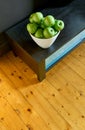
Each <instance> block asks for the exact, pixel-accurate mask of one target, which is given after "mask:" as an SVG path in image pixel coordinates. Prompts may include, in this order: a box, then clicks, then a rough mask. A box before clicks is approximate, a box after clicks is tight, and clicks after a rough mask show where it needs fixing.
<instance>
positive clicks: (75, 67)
mask: <svg viewBox="0 0 85 130" xmlns="http://www.w3.org/2000/svg"><path fill="white" fill-rule="evenodd" d="M0 130H85V43H82V44H81V45H79V46H78V47H77V48H76V49H74V50H73V51H72V52H71V53H69V54H68V55H67V56H66V57H64V58H63V59H62V60H61V61H60V62H59V63H57V64H56V65H55V66H53V68H52V69H51V70H49V71H48V72H47V73H46V79H44V80H43V81H42V82H39V81H38V79H37V75H36V74H35V73H34V72H33V70H31V69H30V67H29V66H27V65H26V64H25V63H24V62H23V61H22V60H21V59H20V58H19V57H15V56H14V54H13V52H12V51H9V52H8V53H7V54H5V55H3V56H2V57H0Z"/></svg>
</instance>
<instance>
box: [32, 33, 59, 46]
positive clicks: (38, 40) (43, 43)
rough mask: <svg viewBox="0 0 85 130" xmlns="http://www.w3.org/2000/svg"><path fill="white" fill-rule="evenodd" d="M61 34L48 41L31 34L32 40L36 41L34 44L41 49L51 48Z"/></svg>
mask: <svg viewBox="0 0 85 130" xmlns="http://www.w3.org/2000/svg"><path fill="white" fill-rule="evenodd" d="M59 33H60V32H58V33H57V34H56V35H55V36H53V37H51V38H47V39H41V38H36V37H34V36H33V35H32V34H30V36H31V38H32V39H33V40H34V42H35V43H36V44H37V45H38V46H39V47H41V48H49V47H50V46H51V45H52V44H53V43H54V41H55V40H56V38H57V37H58V35H59Z"/></svg>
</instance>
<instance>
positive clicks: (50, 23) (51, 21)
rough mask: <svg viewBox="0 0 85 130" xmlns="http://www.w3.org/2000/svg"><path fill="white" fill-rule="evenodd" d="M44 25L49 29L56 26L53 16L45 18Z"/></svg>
mask: <svg viewBox="0 0 85 130" xmlns="http://www.w3.org/2000/svg"><path fill="white" fill-rule="evenodd" d="M44 24H45V26H48V27H51V26H53V25H54V24H55V19H54V17H53V16H52V15H47V16H46V17H45V18H44Z"/></svg>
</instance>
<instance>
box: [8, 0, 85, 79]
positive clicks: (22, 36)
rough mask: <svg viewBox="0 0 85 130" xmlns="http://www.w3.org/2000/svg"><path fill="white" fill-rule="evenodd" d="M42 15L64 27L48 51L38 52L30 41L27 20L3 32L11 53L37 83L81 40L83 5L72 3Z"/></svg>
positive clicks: (84, 21) (84, 20) (84, 27)
mask: <svg viewBox="0 0 85 130" xmlns="http://www.w3.org/2000/svg"><path fill="white" fill-rule="evenodd" d="M42 12H43V13H44V15H47V14H52V15H54V17H55V18H57V19H62V20H63V21H64V23H65V29H64V30H63V31H61V33H60V35H59V36H58V38H57V39H56V41H55V42H54V44H53V45H52V46H51V47H50V48H48V49H42V48H40V47H39V46H38V45H36V43H35V42H34V41H33V40H32V39H31V37H30V36H29V34H28V32H27V30H26V25H27V23H28V22H29V21H28V18H26V19H24V20H23V21H21V22H20V23H18V24H16V25H15V26H13V27H11V28H10V29H8V30H7V31H6V35H7V37H8V38H9V40H10V44H11V46H12V49H13V51H14V53H15V54H16V55H18V56H20V58H22V59H23V60H24V61H25V62H26V63H27V64H28V65H29V66H30V67H31V68H32V69H33V70H34V71H35V73H36V74H37V76H38V79H39V80H40V81H42V80H43V79H44V78H45V76H46V72H47V71H48V70H49V69H50V68H51V67H52V66H53V65H54V64H55V63H56V62H58V61H59V60H60V59H61V58H62V57H64V56H65V55H66V54H68V53H69V52H70V51H71V50H72V49H73V48H75V47H76V46H77V45H79V44H80V43H81V42H82V40H84V39H85V1H84V0H82V1H80V0H76V1H74V2H72V3H71V4H70V5H68V6H66V7H62V8H53V9H44V10H42Z"/></svg>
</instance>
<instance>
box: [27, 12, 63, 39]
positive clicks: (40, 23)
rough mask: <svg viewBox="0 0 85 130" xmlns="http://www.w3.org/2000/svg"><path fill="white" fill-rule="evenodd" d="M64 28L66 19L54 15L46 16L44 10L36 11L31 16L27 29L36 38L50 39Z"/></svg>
mask: <svg viewBox="0 0 85 130" xmlns="http://www.w3.org/2000/svg"><path fill="white" fill-rule="evenodd" d="M63 29H64V21H63V20H60V19H56V18H54V16H53V15H50V14H49V15H46V16H44V15H43V13H42V12H35V13H32V14H31V15H30V16H29V23H28V24H27V31H28V32H29V33H30V34H31V35H33V36H34V37H36V38H41V39H48V38H51V37H53V36H55V35H56V34H57V33H59V32H60V31H61V30H63Z"/></svg>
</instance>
